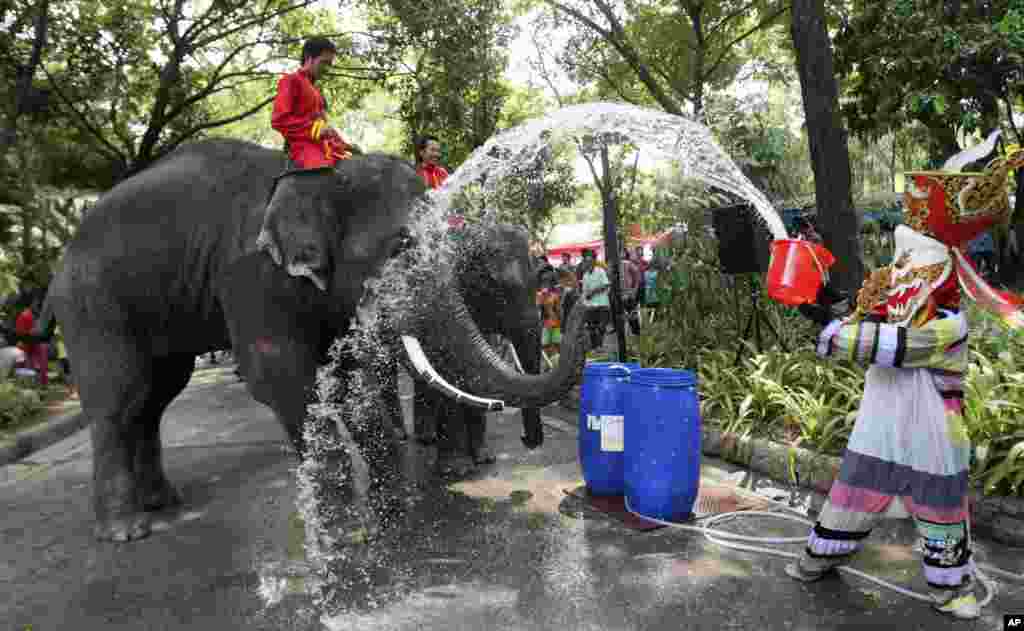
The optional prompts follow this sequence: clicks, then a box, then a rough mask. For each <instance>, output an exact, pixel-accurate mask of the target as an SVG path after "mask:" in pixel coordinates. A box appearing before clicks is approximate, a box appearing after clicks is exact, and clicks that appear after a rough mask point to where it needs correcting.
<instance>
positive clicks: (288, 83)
mask: <svg viewBox="0 0 1024 631" xmlns="http://www.w3.org/2000/svg"><path fill="white" fill-rule="evenodd" d="M336 54H337V48H335V46H334V43H333V42H331V40H329V39H326V38H323V37H314V38H312V39H310V40H308V41H307V42H306V43H305V45H303V47H302V67H301V68H299V69H298V70H297V71H295V72H293V73H291V74H286V75H284V76H283V77H281V80H280V81H278V83H277V98H275V99H274V112H273V114H271V116H270V125H271V127H273V128H274V129H275V130H277V131H278V132H280V134H281V135H282V136H284V141H285V148H286V150H287V152H288V157H289V158H291V160H292V162H293V163H295V166H297V167H298V168H300V169H315V168H318V167H325V166H331V167H333V166H334V165H335V164H337V163H338V161H339V160H345V159H347V158H351V157H352V147H351V145H349V144H348V143H347V142H345V140H344V139H343V138H342V137H341V134H339V133H338V132H337V130H335V129H334V128H332V127H329V126H328V125H327V103H326V101H324V97H323V96H322V95H321V94H320V91H319V90H318V89H317V88H316V85H315V84H316V81H317V79H320V78H321V77H323V76H324V74H326V72H327V69H328V68H330V67H331V65H332V64H333V63H334V57H335V55H336Z"/></svg>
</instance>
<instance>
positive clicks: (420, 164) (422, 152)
mask: <svg viewBox="0 0 1024 631" xmlns="http://www.w3.org/2000/svg"><path fill="white" fill-rule="evenodd" d="M440 159H441V141H439V140H438V139H437V138H435V137H434V136H420V137H419V138H418V139H417V140H416V173H418V174H419V176H420V177H421V178H423V183H424V184H426V185H427V186H428V187H430V188H441V185H442V184H444V181H445V180H447V179H448V171H446V170H445V168H444V167H443V166H441V165H440V164H438V160H440Z"/></svg>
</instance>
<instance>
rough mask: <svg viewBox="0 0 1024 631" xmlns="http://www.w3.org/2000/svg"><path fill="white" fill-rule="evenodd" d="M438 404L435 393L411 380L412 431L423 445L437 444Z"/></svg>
mask: <svg viewBox="0 0 1024 631" xmlns="http://www.w3.org/2000/svg"><path fill="white" fill-rule="evenodd" d="M438 402H439V399H438V395H437V392H435V391H434V390H433V389H431V387H430V386H428V385H427V384H426V383H424V382H422V381H420V380H419V379H414V380H413V425H414V430H413V431H414V433H415V435H416V440H417V442H419V443H421V444H423V445H433V444H434V443H436V442H437V416H438V414H439V413H440V412H441V410H439V409H438V407H439V406H438Z"/></svg>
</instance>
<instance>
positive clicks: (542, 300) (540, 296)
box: [537, 270, 562, 361]
mask: <svg viewBox="0 0 1024 631" xmlns="http://www.w3.org/2000/svg"><path fill="white" fill-rule="evenodd" d="M537 304H538V305H539V306H540V308H541V313H542V315H543V318H544V319H543V323H544V325H543V329H542V330H541V341H540V344H541V348H542V349H543V350H544V354H545V355H547V357H548V358H549V360H550V359H551V358H552V357H555V356H557V355H558V354H559V351H560V348H561V344H562V292H561V290H560V287H559V284H558V276H557V273H556V272H555V271H554V270H551V271H549V272H545V273H544V275H543V277H542V281H541V288H540V289H539V290H538V291H537ZM552 361H553V360H552Z"/></svg>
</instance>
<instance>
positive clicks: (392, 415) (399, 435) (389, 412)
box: [377, 355, 409, 441]
mask: <svg viewBox="0 0 1024 631" xmlns="http://www.w3.org/2000/svg"><path fill="white" fill-rule="evenodd" d="M377 379H378V380H379V381H380V386H381V388H380V392H381V398H382V399H383V400H382V401H381V403H382V404H383V406H384V408H383V409H384V416H385V418H386V421H387V422H389V423H390V425H391V427H392V429H393V431H394V435H395V438H396V439H397V440H399V441H404V440H407V439H408V438H409V434H408V432H406V431H405V419H404V418H403V416H402V401H401V399H399V396H398V361H396V360H395V358H394V357H393V356H391V355H388V357H387V358H386V359H385V360H384V362H383V363H382V364H381V365H380V366H378V367H377Z"/></svg>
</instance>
